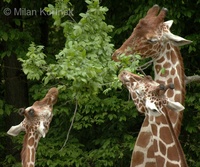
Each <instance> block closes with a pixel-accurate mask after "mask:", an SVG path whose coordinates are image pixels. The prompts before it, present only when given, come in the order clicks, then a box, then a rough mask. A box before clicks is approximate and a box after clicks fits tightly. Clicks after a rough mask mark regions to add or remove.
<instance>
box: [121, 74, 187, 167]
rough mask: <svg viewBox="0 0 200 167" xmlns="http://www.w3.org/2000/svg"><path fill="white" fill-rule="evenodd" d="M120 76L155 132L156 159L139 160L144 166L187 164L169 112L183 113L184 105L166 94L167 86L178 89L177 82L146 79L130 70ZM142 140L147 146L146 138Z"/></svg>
mask: <svg viewBox="0 0 200 167" xmlns="http://www.w3.org/2000/svg"><path fill="white" fill-rule="evenodd" d="M119 79H120V80H121V81H122V82H123V84H124V85H125V86H126V87H127V89H128V90H129V92H130V94H131V97H132V99H133V101H134V103H135V105H136V107H137V108H138V111H139V112H142V113H143V112H144V114H145V117H146V118H147V119H148V121H149V125H150V132H151V134H152V142H153V145H152V147H153V150H154V156H155V162H151V161H148V162H146V161H145V155H143V154H141V155H140V157H139V159H138V160H137V163H138V164H140V166H143V167H147V166H152V165H154V166H157V167H158V166H160V167H187V162H186V160H185V156H184V153H183V150H182V147H181V144H180V142H179V140H178V137H177V135H175V132H174V129H173V127H172V124H171V121H170V119H169V111H171V112H180V111H181V110H183V109H184V107H183V106H182V104H181V103H179V102H174V101H171V100H170V99H168V98H166V96H165V95H164V93H165V91H166V90H167V89H174V85H173V84H169V85H166V86H165V85H160V84H158V83H157V82H155V81H153V80H152V78H151V77H144V78H143V77H140V76H138V75H135V74H132V73H130V72H127V71H123V72H121V73H120V75H119ZM141 106H142V107H143V108H142V110H140V109H141ZM140 143H141V144H143V145H145V144H144V143H143V141H140ZM148 151H149V150H147V155H148Z"/></svg>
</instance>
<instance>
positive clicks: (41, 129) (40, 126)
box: [38, 121, 47, 138]
mask: <svg viewBox="0 0 200 167" xmlns="http://www.w3.org/2000/svg"><path fill="white" fill-rule="evenodd" d="M38 132H39V134H40V135H41V136H42V137H43V138H45V136H46V133H47V130H46V128H45V126H44V122H43V121H40V125H39V127H38Z"/></svg>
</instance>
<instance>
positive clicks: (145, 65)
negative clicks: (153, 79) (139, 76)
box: [139, 59, 154, 70]
mask: <svg viewBox="0 0 200 167" xmlns="http://www.w3.org/2000/svg"><path fill="white" fill-rule="evenodd" d="M153 61H154V60H153V59H152V60H150V61H148V62H146V63H145V64H143V65H141V66H139V68H140V69H142V70H145V69H147V68H148V67H149V66H150V65H151V64H152V63H153Z"/></svg>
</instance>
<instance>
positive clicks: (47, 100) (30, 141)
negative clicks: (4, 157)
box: [7, 88, 58, 167]
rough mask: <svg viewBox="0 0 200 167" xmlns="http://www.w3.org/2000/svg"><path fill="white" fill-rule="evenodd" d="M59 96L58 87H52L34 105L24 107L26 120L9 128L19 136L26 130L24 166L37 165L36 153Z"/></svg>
mask: <svg viewBox="0 0 200 167" xmlns="http://www.w3.org/2000/svg"><path fill="white" fill-rule="evenodd" d="M57 97H58V90H57V88H51V89H50V90H49V91H48V93H47V94H46V96H45V97H44V98H43V99H42V100H40V101H36V102H35V103H33V105H32V106H30V107H28V108H26V109H22V111H21V113H20V114H22V115H24V117H25V118H24V120H23V121H22V122H21V123H20V124H19V125H16V126H12V127H11V128H10V129H9V130H8V132H7V133H8V134H9V135H11V136H17V135H18V134H19V133H20V132H21V131H25V132H26V134H25V136H24V141H23V148H22V151H21V159H22V167H34V166H35V154H36V149H37V146H38V142H39V140H40V138H41V137H43V138H44V137H45V135H46V134H47V132H48V130H49V125H50V122H51V120H52V117H53V113H52V110H53V105H54V104H55V103H56V101H57Z"/></svg>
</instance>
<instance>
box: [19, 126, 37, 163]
mask: <svg viewBox="0 0 200 167" xmlns="http://www.w3.org/2000/svg"><path fill="white" fill-rule="evenodd" d="M39 140H40V135H39V134H38V133H36V132H35V131H34V130H33V129H30V130H29V131H27V132H26V134H25V136H24V142H23V149H22V152H21V159H22V167H34V166H35V155H36V149H37V146H38V142H39Z"/></svg>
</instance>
